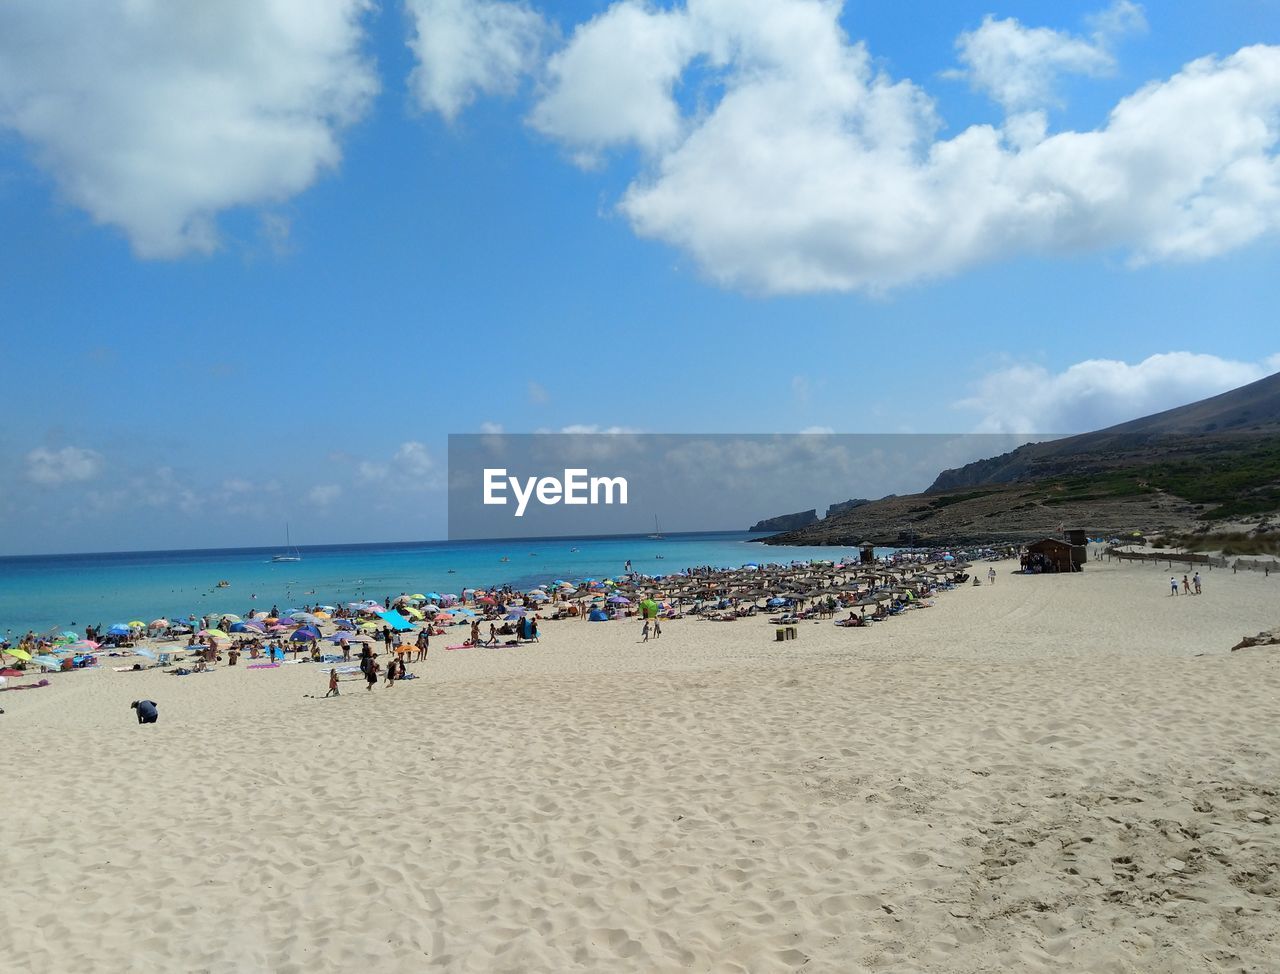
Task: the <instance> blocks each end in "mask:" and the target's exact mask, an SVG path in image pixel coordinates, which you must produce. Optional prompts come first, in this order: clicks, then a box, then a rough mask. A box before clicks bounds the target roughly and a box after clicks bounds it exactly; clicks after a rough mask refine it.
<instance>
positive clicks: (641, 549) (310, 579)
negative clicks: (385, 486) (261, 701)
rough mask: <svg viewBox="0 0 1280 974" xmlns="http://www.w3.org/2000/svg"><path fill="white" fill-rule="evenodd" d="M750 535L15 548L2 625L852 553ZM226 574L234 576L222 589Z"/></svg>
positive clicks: (285, 604) (178, 613)
mask: <svg viewBox="0 0 1280 974" xmlns="http://www.w3.org/2000/svg"><path fill="white" fill-rule="evenodd" d="M752 537H759V535H749V534H746V533H737V532H732V533H723V532H721V533H712V534H680V535H671V536H669V537H667V538H666V539H664V540H661V541H655V540H652V539H649V538H646V537H642V536H637V537H611V538H585V539H581V540H573V539H554V540H527V539H526V540H516V541H465V542H447V541H431V542H417V543H402V544H372V545H330V546H325V545H317V546H313V547H306V548H302V549H301V555H302V561H299V562H274V563H273V562H272V561H271V556H272V555H273V554H277V553H278V549H272V548H230V549H215V550H207V551H145V552H115V553H106V554H85V555H30V556H22V557H7V558H0V632H8V633H10V634H12V636H14V637H15V638H17V637H20V636H21V635H22V634H23V633H24V632H26V631H27V630H28V629H34V630H35V631H36V632H45V631H47V630H49V629H52V628H55V627H56V628H58V629H70V630H74V631H76V632H80V633H82V632H83V631H84V628H85V626H89V625H98V624H101V625H103V626H110V625H112V624H113V623H117V622H128V621H130V620H132V619H141V620H143V621H147V622H149V621H150V620H152V619H154V618H156V617H158V616H164V617H166V618H170V619H173V618H185V617H186V616H188V615H191V614H193V613H194V614H195V615H197V616H200V615H205V614H208V613H213V614H216V613H219V612H233V613H235V614H237V615H242V616H243V615H247V614H248V613H249V612H252V611H255V610H258V609H269V608H271V606H272V605H277V606H279V607H280V608H281V609H287V608H291V607H293V606H296V605H301V604H303V603H313V602H321V603H326V604H334V605H336V604H338V603H341V602H351V601H355V600H356V599H364V598H370V599H378V600H382V599H383V598H385V597H386V596H388V595H390V596H392V597H394V596H396V595H399V594H400V593H401V592H409V593H413V592H441V593H445V592H453V593H457V592H460V591H461V590H462V589H463V588H464V587H487V586H489V585H494V584H502V583H511V584H512V585H514V586H516V587H528V586H532V585H535V584H537V583H539V582H550V581H553V580H555V579H558V578H563V579H568V580H570V581H577V580H580V579H583V578H608V577H611V576H615V575H619V574H621V573H622V571H623V565H624V563H625V562H626V561H627V560H628V559H630V560H631V563H632V567H633V568H634V569H635V570H636V571H638V572H643V573H644V574H647V575H661V574H668V573H673V572H678V571H682V570H683V569H685V568H688V567H690V566H693V565H713V566H717V567H737V566H740V565H743V564H746V563H748V562H789V561H792V560H808V559H812V558H823V559H838V558H840V557H842V556H845V555H853V554H854V552H853V550H852V549H850V550H845V549H843V548H798V547H797V548H775V547H770V546H767V545H762V544H754V543H751V542H750V541H749V540H748V539H749V538H752ZM575 548H576V549H577V550H576V551H575V550H573V549H575ZM884 550H885V551H887V550H889V549H884ZM659 555H661V556H662V557H661V558H659V557H658V556H659ZM503 558H506V559H509V560H508V561H505V562H504V561H503V560H502V559H503ZM450 569H452V570H453V572H452V573H450ZM219 580H226V581H227V582H230V585H229V586H228V587H226V588H223V589H219V588H216V585H217V583H218V581H219Z"/></svg>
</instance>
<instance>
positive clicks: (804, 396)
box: [791, 375, 811, 403]
mask: <svg viewBox="0 0 1280 974" xmlns="http://www.w3.org/2000/svg"><path fill="white" fill-rule="evenodd" d="M810 394H811V389H810V386H809V377H808V376H807V375H793V376H792V377H791V395H792V396H794V397H795V400H796V402H799V403H807V402H808V401H809V396H810Z"/></svg>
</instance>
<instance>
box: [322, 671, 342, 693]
mask: <svg viewBox="0 0 1280 974" xmlns="http://www.w3.org/2000/svg"><path fill="white" fill-rule="evenodd" d="M325 696H326V697H336V696H339V693H338V671H337V670H336V669H331V670H330V671H329V692H328V693H326V694H325Z"/></svg>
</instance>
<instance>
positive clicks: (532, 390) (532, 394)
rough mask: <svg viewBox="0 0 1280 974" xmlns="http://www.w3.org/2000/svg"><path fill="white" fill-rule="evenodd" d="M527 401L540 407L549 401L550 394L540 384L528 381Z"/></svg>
mask: <svg viewBox="0 0 1280 974" xmlns="http://www.w3.org/2000/svg"><path fill="white" fill-rule="evenodd" d="M528 388H529V401H530V402H531V403H534V404H535V405H538V406H541V405H542V404H543V403H546V402H550V401H551V394H550V393H548V392H547V390H546V389H545V388H544V387H543V386H542V384H541V383H538V382H534V381H533V380H532V379H530V380H529V387H528Z"/></svg>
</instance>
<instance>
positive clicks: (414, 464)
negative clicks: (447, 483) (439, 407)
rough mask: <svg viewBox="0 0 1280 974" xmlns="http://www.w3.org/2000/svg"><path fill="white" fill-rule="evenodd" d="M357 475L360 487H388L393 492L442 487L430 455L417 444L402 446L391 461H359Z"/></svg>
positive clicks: (412, 442)
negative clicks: (373, 485)
mask: <svg viewBox="0 0 1280 974" xmlns="http://www.w3.org/2000/svg"><path fill="white" fill-rule="evenodd" d="M355 474H356V480H357V481H358V482H359V483H362V484H385V485H386V486H387V487H390V488H391V489H393V490H419V489H434V488H436V487H439V486H440V485H441V484H442V483H443V480H442V477H441V475H440V471H439V470H438V468H437V467H436V462H435V459H434V458H433V457H432V456H431V451H430V450H428V449H427V447H426V445H425V444H423V443H420V442H418V441H417V440H406V441H404V442H403V443H401V444H400V446H399V447H397V448H396V452H395V453H394V454H392V456H391V459H390V460H388V461H381V460H360V461H358V462H357V463H356V464H355Z"/></svg>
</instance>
